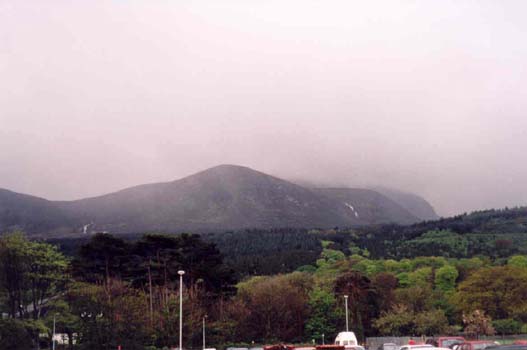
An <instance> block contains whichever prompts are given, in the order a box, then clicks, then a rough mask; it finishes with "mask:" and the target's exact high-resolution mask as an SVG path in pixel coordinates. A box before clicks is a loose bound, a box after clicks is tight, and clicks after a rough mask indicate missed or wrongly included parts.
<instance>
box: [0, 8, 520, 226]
mask: <svg viewBox="0 0 527 350" xmlns="http://www.w3.org/2000/svg"><path fill="white" fill-rule="evenodd" d="M526 13H527V2H525V1H521V0H519V1H499V0H496V1H477V2H476V1H349V0H348V1H310V0H298V1H296V0H280V1H270V0H265V1H262V0H259V1H257V0H254V1H252V0H240V1H228V0H226V1H213V0H209V1H197V0H193V1H186V0H181V1H168V0H164V1H161V0H159V1H134V0H129V1H117V0H116V1H108V0H107V1H83V2H80V1H36V0H35V1H14V0H13V1H6V0H0V187H1V188H7V189H10V190H13V191H17V192H23V193H28V194H32V195H37V196H42V197H45V198H48V199H76V198H82V197H86V196H94V195H99V194H103V193H107V192H110V191H115V190H119V189H122V188H124V187H128V186H132V185H137V184H141V183H150V182H157V181H169V180H174V179H177V178H180V177H183V176H186V175H189V174H192V173H194V172H197V171H200V170H203V169H205V168H208V167H211V166H214V165H218V164H223V163H230V164H239V165H245V166H249V167H252V168H254V169H257V170H260V171H263V172H267V173H270V174H273V175H276V176H280V177H283V178H286V179H292V180H302V181H309V182H312V183H316V184H321V185H339V186H357V187H369V186H378V185H381V186H387V187H392V188H398V189H402V190H407V191H412V192H414V193H417V194H420V195H422V196H424V197H425V198H426V199H427V200H429V201H430V202H431V204H432V205H433V206H434V207H435V208H436V210H437V211H438V213H439V214H441V215H445V216H446V215H452V214H457V213H461V212H465V211H471V210H476V209H483V208H491V207H504V206H515V205H527V181H526V179H527V162H526V156H525V151H526V150H527V115H526V111H527V108H526V107H527V86H526V85H527V84H526V83H527V40H525V38H526V36H527V21H525V14H526Z"/></svg>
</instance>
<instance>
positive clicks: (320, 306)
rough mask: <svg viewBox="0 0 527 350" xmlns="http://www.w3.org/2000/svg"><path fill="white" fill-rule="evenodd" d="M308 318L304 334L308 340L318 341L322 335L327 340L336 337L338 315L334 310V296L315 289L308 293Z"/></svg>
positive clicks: (325, 291)
mask: <svg viewBox="0 0 527 350" xmlns="http://www.w3.org/2000/svg"><path fill="white" fill-rule="evenodd" d="M308 305H309V318H308V319H307V321H306V334H307V336H308V337H309V338H310V339H315V340H317V341H320V340H321V339H322V334H324V335H325V337H327V339H330V338H333V337H334V336H335V335H336V331H337V323H338V318H339V313H338V312H337V310H336V305H337V302H336V300H335V295H334V294H333V293H331V292H329V291H327V290H324V289H321V288H315V289H313V290H312V291H311V292H310V293H309V302H308Z"/></svg>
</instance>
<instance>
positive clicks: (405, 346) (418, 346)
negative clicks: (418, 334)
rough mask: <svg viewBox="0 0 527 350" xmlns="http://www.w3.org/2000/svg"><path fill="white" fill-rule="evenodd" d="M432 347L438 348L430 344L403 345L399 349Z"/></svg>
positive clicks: (421, 349)
mask: <svg viewBox="0 0 527 350" xmlns="http://www.w3.org/2000/svg"><path fill="white" fill-rule="evenodd" d="M430 349H436V348H435V347H434V346H433V345H430V344H416V345H403V346H401V347H400V348H399V350H430Z"/></svg>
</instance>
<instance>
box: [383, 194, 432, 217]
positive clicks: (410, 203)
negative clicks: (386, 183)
mask: <svg viewBox="0 0 527 350" xmlns="http://www.w3.org/2000/svg"><path fill="white" fill-rule="evenodd" d="M373 190H374V191H376V192H379V193H381V194H383V195H385V196H386V197H388V198H390V199H391V200H393V201H394V202H396V203H397V204H399V205H401V206H402V207H403V208H405V209H406V210H408V211H409V212H410V213H411V214H412V215H414V216H416V217H418V218H419V219H421V220H425V221H428V220H437V219H439V215H437V213H436V212H435V210H434V208H433V207H432V206H431V205H430V203H428V202H427V201H426V200H425V199H424V198H422V197H420V196H418V195H416V194H413V193H408V192H403V191H399V190H395V189H391V188H386V187H375V188H373Z"/></svg>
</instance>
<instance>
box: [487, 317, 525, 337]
mask: <svg viewBox="0 0 527 350" xmlns="http://www.w3.org/2000/svg"><path fill="white" fill-rule="evenodd" d="M492 325H493V326H494V329H495V330H496V333H498V334H502V335H503V334H519V333H521V331H522V324H521V323H520V322H518V321H516V320H513V319H512V318H506V319H503V320H494V321H492Z"/></svg>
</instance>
